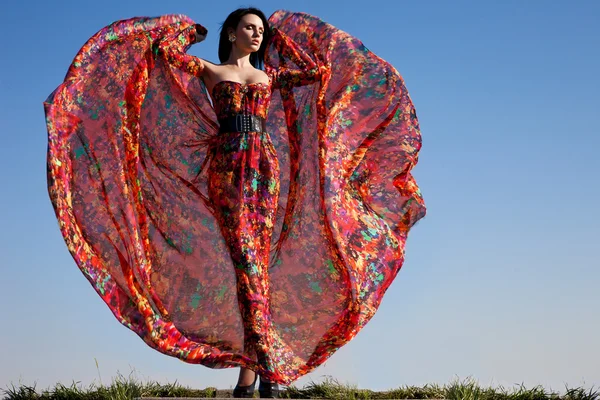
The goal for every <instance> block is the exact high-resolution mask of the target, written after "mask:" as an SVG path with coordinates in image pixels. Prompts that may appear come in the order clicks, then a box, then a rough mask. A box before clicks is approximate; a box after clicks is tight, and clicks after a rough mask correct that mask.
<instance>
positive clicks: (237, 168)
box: [209, 133, 279, 386]
mask: <svg viewBox="0 0 600 400" xmlns="http://www.w3.org/2000/svg"><path fill="white" fill-rule="evenodd" d="M238 140H239V142H238ZM233 142H234V143H229V146H230V147H229V148H230V149H231V148H232V147H233V148H234V149H236V150H234V151H231V150H230V151H229V152H228V153H226V154H220V153H218V150H217V152H216V153H215V156H214V158H213V160H211V164H210V166H209V196H210V199H211V202H212V203H213V205H214V209H215V214H216V217H217V220H218V221H219V225H220V227H221V232H222V234H223V237H224V239H225V242H226V244H227V247H228V249H229V253H230V256H231V260H232V262H233V266H234V268H235V275H236V281H237V282H236V283H237V295H238V304H239V307H240V313H241V317H242V321H243V325H244V345H245V349H244V353H245V354H246V355H248V356H251V355H254V354H256V359H257V363H258V364H259V365H260V366H261V367H262V368H263V369H265V370H267V371H269V372H276V370H275V363H274V362H273V360H272V358H271V357H270V350H271V344H272V343H273V342H275V341H276V340H274V339H273V335H274V334H273V329H272V322H271V312H270V306H269V298H270V290H269V274H268V267H269V253H270V247H271V236H272V233H273V227H274V224H275V214H276V211H277V203H278V198H279V163H278V161H277V158H276V156H275V152H274V149H273V148H272V144H271V143H270V141H268V140H265V138H263V137H261V135H260V134H258V133H250V134H240V137H239V138H236V139H235V140H234V141H233ZM232 144H233V146H232ZM253 374H254V373H253V372H252V371H250V370H247V369H245V368H242V369H241V370H240V376H239V384H240V385H242V386H247V385H250V384H252V381H253V380H254V375H253ZM250 378H252V379H250Z"/></svg>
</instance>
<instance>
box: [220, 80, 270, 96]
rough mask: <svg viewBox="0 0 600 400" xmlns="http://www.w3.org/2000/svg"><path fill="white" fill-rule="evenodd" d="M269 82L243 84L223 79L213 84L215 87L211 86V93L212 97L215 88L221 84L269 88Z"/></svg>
mask: <svg viewBox="0 0 600 400" xmlns="http://www.w3.org/2000/svg"><path fill="white" fill-rule="evenodd" d="M270 81H271V79H270V78H269V82H248V83H243V82H237V81H231V80H228V79H224V80H222V81H219V82H217V83H216V84H215V86H213V88H212V93H213V95H214V93H215V89H216V88H217V86H219V85H221V84H224V83H234V84H236V85H240V86H254V85H263V86H266V87H270V86H271V82H270Z"/></svg>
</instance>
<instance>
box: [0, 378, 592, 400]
mask: <svg viewBox="0 0 600 400" xmlns="http://www.w3.org/2000/svg"><path fill="white" fill-rule="evenodd" d="M0 391H1V392H2V396H3V399H5V400H30V399H36V400H63V399H64V400H105V399H106V400H108V399H110V400H126V399H133V398H134V397H215V396H216V395H217V389H216V388H213V387H208V388H205V389H201V390H198V389H192V388H189V387H184V386H182V385H180V384H178V383H177V382H174V383H172V384H159V383H156V382H141V381H140V380H138V379H137V378H136V377H134V376H133V375H132V374H130V375H129V377H124V376H123V375H121V374H118V376H117V377H116V378H114V379H113V380H112V382H111V384H110V385H103V384H100V385H95V384H92V385H90V386H89V387H88V388H82V387H81V385H79V384H78V383H76V382H73V383H72V384H71V386H68V387H67V386H64V385H62V384H60V383H59V384H57V385H55V386H54V387H53V388H49V389H46V390H42V391H41V392H38V391H37V390H36V387H35V385H34V386H27V385H22V384H21V385H19V386H15V385H14V384H11V385H9V387H7V388H5V389H0ZM281 397H282V398H288V399H310V398H321V399H450V400H505V399H506V400H538V399H539V400H541V399H552V400H600V390H595V389H594V388H590V389H584V388H575V389H573V388H569V387H566V388H565V390H564V391H563V392H562V393H560V394H559V393H554V392H548V391H546V390H545V389H544V388H542V387H541V386H537V387H534V388H529V389H528V388H525V387H524V386H523V385H520V386H516V387H514V388H511V389H506V388H504V387H502V386H500V387H496V388H492V387H481V386H479V384H478V383H477V382H476V381H474V380H473V379H465V380H463V381H459V380H456V381H454V382H451V383H449V384H447V385H444V386H439V385H425V386H423V387H417V386H402V387H399V388H397V389H392V390H388V391H380V392H375V391H372V390H368V389H358V388H357V387H356V386H352V385H348V384H342V383H340V382H338V381H337V380H335V379H333V378H326V379H325V380H324V381H323V382H321V383H315V382H311V383H309V384H308V385H306V386H304V387H303V388H298V387H296V386H290V387H288V388H287V389H286V390H284V391H283V393H282V395H281Z"/></svg>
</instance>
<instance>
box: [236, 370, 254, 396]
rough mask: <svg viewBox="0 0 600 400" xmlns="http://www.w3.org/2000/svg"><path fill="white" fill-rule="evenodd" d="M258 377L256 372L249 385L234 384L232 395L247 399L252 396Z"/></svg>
mask: <svg viewBox="0 0 600 400" xmlns="http://www.w3.org/2000/svg"><path fill="white" fill-rule="evenodd" d="M257 379H258V374H255V375H254V382H252V385H249V386H240V385H235V388H233V397H235V398H239V399H242V398H243V399H248V398H252V397H254V386H255V385H256V380H257Z"/></svg>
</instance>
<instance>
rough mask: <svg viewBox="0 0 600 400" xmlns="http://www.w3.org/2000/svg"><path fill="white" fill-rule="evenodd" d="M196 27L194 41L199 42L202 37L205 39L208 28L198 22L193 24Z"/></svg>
mask: <svg viewBox="0 0 600 400" xmlns="http://www.w3.org/2000/svg"><path fill="white" fill-rule="evenodd" d="M195 27H196V43H200V42H201V41H203V40H204V39H206V35H208V30H207V29H206V28H205V27H203V26H202V25H200V24H195Z"/></svg>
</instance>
